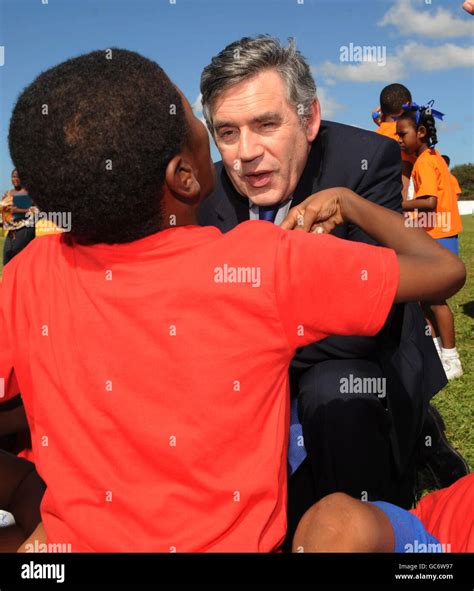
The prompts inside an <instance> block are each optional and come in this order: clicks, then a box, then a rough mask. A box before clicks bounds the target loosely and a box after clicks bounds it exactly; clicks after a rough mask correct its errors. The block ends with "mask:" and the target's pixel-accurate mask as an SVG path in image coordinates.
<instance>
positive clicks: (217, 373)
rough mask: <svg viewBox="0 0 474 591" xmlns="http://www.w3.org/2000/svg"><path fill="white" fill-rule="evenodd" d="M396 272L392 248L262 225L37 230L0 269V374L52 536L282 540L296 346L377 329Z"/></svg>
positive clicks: (233, 545)
mask: <svg viewBox="0 0 474 591" xmlns="http://www.w3.org/2000/svg"><path fill="white" fill-rule="evenodd" d="M397 285H398V264H397V260H396V255H395V253H394V252H393V251H392V250H389V249H385V248H379V247H372V246H368V245H365V244H358V243H354V242H347V241H344V240H339V239H337V238H334V237H332V236H326V235H323V236H317V235H314V234H313V235H311V234H305V233H303V232H299V231H293V232H285V231H283V230H282V229H281V228H278V227H277V226H274V225H273V224H270V223H267V222H260V221H250V222H246V223H243V224H241V225H239V226H238V227H237V228H236V229H234V230H233V231H231V232H229V233H227V234H222V233H221V232H220V231H219V230H217V229H216V228H211V227H208V228H200V227H197V226H187V227H180V228H174V229H169V230H166V231H163V232H159V233H157V234H154V235H152V236H149V237H147V238H144V239H142V240H138V241H135V242H132V243H129V244H121V245H113V246H110V245H105V244H100V245H95V246H74V247H71V246H67V245H66V244H65V242H64V240H63V238H62V237H61V236H46V237H45V238H42V239H41V240H35V241H33V242H32V243H31V244H30V245H28V247H27V248H26V249H25V250H24V251H23V252H22V253H20V255H18V256H17V257H15V259H14V260H13V261H12V262H11V263H9V264H8V266H7V267H6V268H5V272H4V279H3V285H2V295H1V301H0V304H1V305H0V308H1V312H2V313H1V314H0V375H2V376H5V378H6V380H5V397H6V398H8V397H9V396H11V395H13V394H14V393H16V392H17V391H18V386H19V389H20V390H21V393H22V396H23V400H24V404H25V408H26V411H27V415H28V419H29V422H30V425H31V433H32V442H33V451H34V454H35V462H36V467H37V469H38V472H39V474H40V475H41V477H42V478H43V479H44V480H45V482H46V485H47V490H46V493H45V496H44V499H43V503H42V508H41V513H42V518H43V522H44V527H45V531H46V535H47V538H48V542H51V543H70V544H71V546H72V551H109V552H113V551H151V552H154V551H159V552H161V551H163V552H170V551H171V552H174V551H177V552H182V551H191V552H192V551H231V552H232V551H234V552H235V551H250V552H252V551H264V552H268V551H272V550H274V549H276V548H278V546H279V545H280V544H281V542H282V540H283V537H284V535H285V530H286V500H287V499H286V456H287V439H288V430H289V395H288V394H289V387H288V366H289V363H290V361H291V359H292V357H293V354H294V352H295V349H296V348H298V347H301V346H302V345H306V344H308V343H311V342H314V341H316V340H318V339H322V338H324V337H326V336H327V335H329V334H359V335H374V334H376V333H377V332H378V331H379V330H380V328H381V327H382V325H383V324H384V321H385V319H386V317H387V314H388V312H389V309H390V307H391V305H392V302H393V299H394V295H395V292H396V288H397ZM13 368H14V370H13ZM16 382H18V386H17V385H16Z"/></svg>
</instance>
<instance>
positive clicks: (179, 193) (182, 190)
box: [165, 154, 201, 201]
mask: <svg viewBox="0 0 474 591" xmlns="http://www.w3.org/2000/svg"><path fill="white" fill-rule="evenodd" d="M165 183H166V184H167V185H168V187H169V189H170V191H171V193H173V194H174V195H175V197H177V198H181V199H183V200H186V201H192V200H194V199H196V197H199V195H200V192H201V185H200V184H199V182H198V180H197V178H196V176H195V174H194V168H193V166H192V164H191V161H190V160H188V159H187V158H186V156H185V155H183V154H177V155H176V156H174V158H172V159H171V160H170V161H169V162H168V166H167V167H166V172H165Z"/></svg>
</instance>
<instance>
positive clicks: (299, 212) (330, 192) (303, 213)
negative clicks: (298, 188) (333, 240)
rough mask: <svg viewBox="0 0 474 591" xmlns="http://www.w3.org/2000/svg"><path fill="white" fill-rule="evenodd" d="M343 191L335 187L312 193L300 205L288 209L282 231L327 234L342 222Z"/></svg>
mask: <svg viewBox="0 0 474 591" xmlns="http://www.w3.org/2000/svg"><path fill="white" fill-rule="evenodd" d="M344 191H345V189H344V188H342V187H335V188H334V189H325V190H324V191H319V192H318V193H313V195H310V196H309V197H308V198H307V199H305V200H304V201H303V202H302V203H300V204H299V205H296V206H295V207H292V208H291V209H290V211H289V212H288V215H287V216H286V218H285V219H284V220H283V222H282V223H281V227H282V228H283V229H284V230H303V231H305V232H314V233H316V234H322V233H323V232H325V233H327V234H329V232H331V230H332V229H333V228H334V227H335V226H337V225H338V224H342V223H343V222H344V218H343V215H342V211H341V200H342V197H343V193H344Z"/></svg>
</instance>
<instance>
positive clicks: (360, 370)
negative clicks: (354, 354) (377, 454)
mask: <svg viewBox="0 0 474 591" xmlns="http://www.w3.org/2000/svg"><path fill="white" fill-rule="evenodd" d="M385 382H386V380H385V379H384V377H383V375H382V370H381V368H380V366H379V365H378V364H377V363H375V362H373V361H369V360H365V359H351V360H333V361H325V362H323V363H319V364H317V365H315V366H314V367H313V368H312V369H310V370H308V371H307V372H306V373H305V374H303V376H302V377H301V379H300V381H299V395H298V413H299V418H300V420H301V421H302V422H305V421H307V420H311V419H313V418H314V417H315V416H318V414H319V413H320V412H321V411H322V409H325V412H324V414H325V416H326V415H328V413H336V415H337V417H338V418H339V417H340V413H341V412H344V411H347V412H349V411H350V415H351V417H354V418H355V414H356V413H357V412H360V413H361V414H362V415H365V414H366V413H367V412H368V411H369V412H370V408H368V407H371V408H372V410H373V411H374V412H376V413H380V411H383V410H384V405H383V399H384V398H385V397H386V383H385ZM349 407H350V408H349ZM326 418H328V417H327V416H326Z"/></svg>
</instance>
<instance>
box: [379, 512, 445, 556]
mask: <svg viewBox="0 0 474 591" xmlns="http://www.w3.org/2000/svg"><path fill="white" fill-rule="evenodd" d="M371 505H375V506H376V507H378V508H379V509H381V510H382V511H383V512H384V513H385V515H386V516H387V517H388V518H389V519H390V523H391V524H392V527H393V533H394V535H395V550H394V552H402V553H411V552H421V553H426V552H443V546H442V544H441V543H440V542H439V540H437V539H436V538H435V537H434V536H432V535H431V534H430V533H428V532H427V531H426V529H425V526H424V525H423V524H422V523H421V521H420V520H419V519H418V517H416V516H415V515H413V514H412V513H409V512H408V511H405V509H401V508H400V507H397V506H396V505H392V504H391V503H386V502H385V501H375V502H373V503H371Z"/></svg>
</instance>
